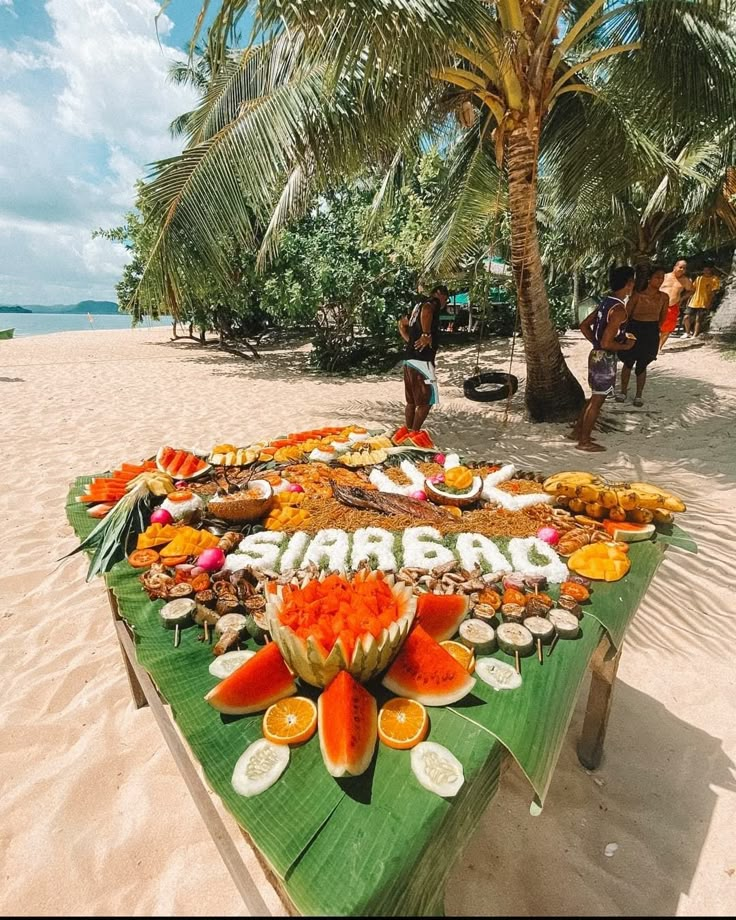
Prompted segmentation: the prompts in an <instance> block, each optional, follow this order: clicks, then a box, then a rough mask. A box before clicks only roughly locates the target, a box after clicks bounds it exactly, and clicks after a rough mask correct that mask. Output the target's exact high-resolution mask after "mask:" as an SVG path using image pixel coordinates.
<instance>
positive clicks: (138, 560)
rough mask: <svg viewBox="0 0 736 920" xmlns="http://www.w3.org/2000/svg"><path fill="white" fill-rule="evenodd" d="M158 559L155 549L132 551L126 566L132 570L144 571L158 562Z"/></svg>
mask: <svg viewBox="0 0 736 920" xmlns="http://www.w3.org/2000/svg"><path fill="white" fill-rule="evenodd" d="M159 558H160V557H159V554H158V553H157V552H156V550H155V549H134V550H133V552H132V553H131V554H130V555H129V556H128V565H130V566H132V567H133V568H134V569H145V568H148V566H149V565H153V563H154V562H158V560H159Z"/></svg>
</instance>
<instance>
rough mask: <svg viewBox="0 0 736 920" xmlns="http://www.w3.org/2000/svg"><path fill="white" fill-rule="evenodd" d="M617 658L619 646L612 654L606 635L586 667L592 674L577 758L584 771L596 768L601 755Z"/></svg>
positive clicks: (618, 658)
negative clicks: (588, 667)
mask: <svg viewBox="0 0 736 920" xmlns="http://www.w3.org/2000/svg"><path fill="white" fill-rule="evenodd" d="M620 660H621V649H619V650H618V651H617V652H616V653H615V654H613V646H612V645H611V641H610V639H609V638H608V634H606V635H605V636H604V637H603V638H602V639H601V641H600V643H599V644H598V648H597V649H596V650H595V652H594V653H593V657H592V658H591V660H590V670H591V671H592V672H593V674H592V678H591V683H590V693H589V694H588V705H587V707H586V710H585V721H584V722H583V732H582V734H581V736H580V740H579V741H578V760H579V761H580V763H581V764H582V765H583V766H584V767H586V768H587V769H588V770H597V769H598V767H599V766H600V762H601V758H602V757H603V743H604V741H605V740H606V729H607V727H608V716H609V715H610V712H611V702H612V699H613V685H614V683H615V680H616V672H617V671H618V664H619V661H620Z"/></svg>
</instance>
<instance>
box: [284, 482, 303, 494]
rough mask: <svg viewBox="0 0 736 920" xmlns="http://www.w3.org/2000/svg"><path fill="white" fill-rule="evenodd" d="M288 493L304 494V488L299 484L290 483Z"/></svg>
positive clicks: (287, 488)
mask: <svg viewBox="0 0 736 920" xmlns="http://www.w3.org/2000/svg"><path fill="white" fill-rule="evenodd" d="M286 491H287V492H303V491H304V486H300V485H299V483H298V482H290V483H289V485H288V486H287V487H286Z"/></svg>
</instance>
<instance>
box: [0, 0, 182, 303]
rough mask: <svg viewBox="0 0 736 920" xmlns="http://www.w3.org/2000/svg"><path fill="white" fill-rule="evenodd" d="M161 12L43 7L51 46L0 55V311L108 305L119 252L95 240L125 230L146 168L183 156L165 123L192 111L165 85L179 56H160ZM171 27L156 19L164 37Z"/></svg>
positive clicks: (164, 50) (167, 52)
mask: <svg viewBox="0 0 736 920" xmlns="http://www.w3.org/2000/svg"><path fill="white" fill-rule="evenodd" d="M3 8H5V9H8V10H10V9H12V7H11V5H10V4H8V3H7V2H3V0H0V11H2V9H3ZM158 9H159V4H158V2H157V0H47V2H46V12H47V13H48V15H49V17H50V20H51V25H52V27H53V39H52V40H51V41H49V42H46V43H43V44H41V43H33V42H30V41H25V42H24V43H23V45H22V46H21V45H19V46H17V47H15V48H2V47H0V79H2V80H3V81H4V82H5V84H6V87H7V89H6V90H5V91H3V92H0V110H2V112H3V118H2V119H1V120H0V180H2V182H3V191H2V195H0V303H7V302H23V300H24V299H25V300H26V302H31V303H34V302H35V303H43V302H55V303H57V302H60V300H62V299H64V298H66V299H67V300H69V299H70V298H71V300H72V301H73V300H79V299H84V298H86V297H88V296H95V297H100V296H102V297H104V298H111V297H112V296H113V286H114V282H115V281H116V280H118V278H119V274H120V269H121V268H122V266H123V264H124V262H125V257H124V256H125V253H124V250H123V249H122V247H116V246H115V245H114V244H112V243H109V242H107V241H105V240H92V239H91V237H90V234H91V231H92V230H94V229H95V228H97V227H99V226H115V225H117V224H119V223H121V221H122V217H123V214H124V212H125V211H126V210H127V209H128V208H129V207H130V206H131V204H132V202H133V200H134V196H135V182H136V180H138V179H139V178H141V176H142V174H143V172H144V168H145V166H146V165H147V164H148V163H150V162H151V161H152V160H155V159H159V158H161V157H165V156H169V155H171V154H172V153H174V152H175V151H176V149H177V147H176V145H175V143H174V142H172V141H171V139H170V137H169V133H168V125H169V122H170V121H171V120H172V119H173V118H174V117H175V116H176V115H178V114H180V113H181V112H182V111H185V110H187V109H188V108H190V107H191V106H192V105H193V103H194V95H193V93H192V91H191V90H189V89H187V88H184V87H177V86H174V85H172V84H170V83H169V82H168V79H167V71H168V66H169V62H170V61H171V59H172V58H174V57H180V56H181V54H180V53H179V52H177V51H176V50H175V49H173V48H171V47H167V46H166V45H163V46H161V45H159V42H158V39H157V37H156V30H155V26H154V17H155V15H156V13H157V11H158ZM170 27H171V21H170V20H167V19H166V18H165V17H162V19H161V20H159V34H160V35H162V36H163V35H165V34H166V33H167V32H168V31H169V29H170ZM106 253H107V254H106ZM75 286H76V287H75ZM75 290H76V293H75V294H74V295H73V296H72V293H71V292H72V291H75ZM62 291H63V292H66V293H65V294H64V295H63V296H62V293H61V292H62ZM42 292H45V293H42ZM44 298H45V299H44Z"/></svg>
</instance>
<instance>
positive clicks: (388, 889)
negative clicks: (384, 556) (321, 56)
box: [67, 476, 694, 916]
mask: <svg viewBox="0 0 736 920" xmlns="http://www.w3.org/2000/svg"><path fill="white" fill-rule="evenodd" d="M91 478H92V477H89V476H87V477H80V478H78V479H77V480H76V482H75V483H74V485H73V486H72V488H71V491H70V493H69V497H68V501H67V516H68V518H69V521H70V523H71V525H72V527H73V528H74V530H75V531H76V533H77V535H78V537H79V538H80V539H82V538H84V537H86V536H87V534H88V533H89V532H90V531H91V529H92V527H93V526H94V524H95V522H94V521H92V520H91V519H90V518H89V517H88V515H87V514H86V507H85V506H84V505H83V504H81V503H79V502H77V501H76V497H77V496H78V495H79V494H81V492H82V491H83V489H84V486H85V485H86V483H88V482H89V481H90V480H91ZM670 542H671V543H674V544H675V545H678V546H681V547H683V548H687V549H694V545H692V542H691V541H689V538H688V537H687V535H686V534H684V533H683V532H682V531H680V530H679V528H675V529H674V531H672V530H670V533H669V534H668V535H662V536H658V538H657V540H656V541H653V542H649V541H648V542H645V543H637V544H634V545H632V546H631V550H630V556H631V561H632V568H631V571H630V573H629V574H628V575H627V576H626V577H625V578H624V579H622V580H621V581H618V582H613V583H610V584H605V583H598V582H597V583H596V584H595V587H594V590H593V596H592V602H591V603H590V604H588V605H586V606H585V614H584V617H583V621H582V624H581V626H582V628H581V634H580V637H579V638H578V639H576V640H571V641H569V640H568V641H560V642H558V643H557V646H556V648H555V651H554V654H553V655H552V656H551V657H549V658H547V656H546V655H545V657H544V664H543V666H540V665H539V663H538V661H537V659H536V658H531V657H530V658H527V659H524V660H523V666H522V675H523V685H522V686H521V687H520V688H519V689H518V690H514V691H502V692H497V691H495V690H493V689H492V688H491V687H488V686H487V685H486V684H484V683H483V682H482V681H480V680H478V681H477V682H476V685H475V688H474V690H473V692H472V694H471V695H470V696H468V697H466V699H464V700H463V701H462V702H460V703H458V704H455V705H454V706H451V707H447V708H445V709H437V708H432V709H430V710H429V714H430V726H431V728H430V734H429V738H430V739H431V740H432V741H436V742H438V743H440V744H442V745H444V746H445V747H447V748H449V750H451V751H452V752H453V753H454V754H455V756H456V757H458V758H459V760H460V761H461V762H462V763H463V766H464V770H465V785H464V786H463V788H462V789H461V791H460V793H459V794H458V795H457V796H456V797H455V798H454V799H443V798H440V797H438V796H436V795H434V794H432V793H430V792H428V791H426V790H425V789H423V788H422V787H421V786H420V785H419V784H418V782H417V781H416V780H415V778H414V776H413V774H412V772H411V767H410V759H409V752H407V751H396V750H392V749H389V748H387V747H386V746H385V745H383V744H380V743H379V744H377V746H376V750H377V755H376V757H375V758H374V761H373V764H372V766H371V767H370V769H369V770H368V772H367V773H366V774H364V775H363V776H361V777H355V778H349V779H345V780H335V779H333V778H332V777H331V776H330V775H329V774H328V773H327V771H326V769H325V767H324V765H323V763H322V756H321V753H320V749H319V742H318V739H317V737H316V736H315V737H313V738H312V739H311V740H310V741H309V742H307V743H306V744H305V745H302V746H300V747H297V748H294V749H292V751H291V760H290V763H289V766H288V768H287V770H286V772H285V773H284V774H283V776H282V777H281V779H280V780H279V781H278V782H277V783H276V784H275V785H274V786H272V787H271V788H270V789H268V790H267V791H266V792H264V793H262V794H261V795H259V796H256V797H255V798H244V797H242V796H240V795H238V794H237V793H235V792H234V790H233V788H232V786H231V783H230V779H231V776H232V772H233V767H234V765H235V763H236V761H237V760H238V758H239V757H240V755H241V754H242V753H243V751H244V750H245V748H246V747H247V746H248V745H249V744H250V743H251V742H253V741H255V740H256V739H257V738H259V737H261V720H262V715H261V714H258V715H253V716H244V717H231V716H223V715H221V714H220V713H218V712H216V711H215V710H214V709H212V708H211V707H210V706H209V705H208V704H207V703H206V702H205V701H204V695H205V693H207V691H208V690H210V689H211V688H212V687H213V686H214V685H215V684H216V683H217V679H216V678H214V677H212V676H211V675H210V674H209V671H208V664H209V663H210V661H211V660H212V650H211V648H210V647H208V646H206V645H205V644H203V643H202V642H199V641H198V634H199V630H198V629H196V628H190V629H186V630H183V631H182V638H181V644H180V646H179V648H177V649H174V648H173V643H172V633H171V631H169V630H164V629H162V628H161V626H160V623H159V618H158V615H157V611H158V609H159V608H160V607H161V605H162V603H163V601H150V600H149V599H148V597H147V595H146V594H145V592H144V591H143V590H142V588H141V585H140V583H139V581H138V575H139V572H138V571H137V570H135V569H133V568H131V567H130V566H129V565H128V564H127V562H125V561H121V562H120V563H118V564H117V565H116V566H115V567H114V568H113V570H112V571H111V572H110V574H108V575H107V576H106V581H107V585H108V587H109V588H110V590H111V591H112V592H113V593H114V595H115V597H116V599H117V602H118V607H119V611H120V615H121V616H122V617H123V618H124V619H125V620H126V621H127V622H128V624H129V625H130V626H131V627H132V628H133V631H134V634H135V641H136V651H137V655H138V660H139V662H140V664H141V665H142V666H143V667H144V668H145V669H146V670H147V671H148V672H149V673H150V674H151V676H152V678H153V680H154V682H155V683H156V685H157V687H158V688H159V690H160V692H161V694H162V695H163V697H164V698H165V699H166V701H167V702H168V703H169V705H170V707H171V712H172V715H173V718H174V719H175V721H176V722H177V724H178V726H179V728H180V730H181V732H182V734H183V735H184V737H185V738H186V740H187V742H188V744H189V746H190V748H191V750H192V752H193V754H194V756H195V757H196V758H197V760H198V761H199V762H200V763H201V765H202V768H203V770H204V773H205V775H206V777H207V781H208V782H209V784H210V786H211V787H212V789H213V790H214V791H215V792H216V793H217V794H218V795H219V796H220V798H221V799H222V801H223V802H224V804H225V806H226V808H227V809H228V810H229V811H230V812H231V814H232V815H233V816H234V818H235V819H236V821H237V822H238V823H239V824H240V825H241V826H242V827H243V828H244V829H245V830H246V831H247V833H248V834H249V836H250V837H251V839H252V840H253V842H254V843H255V845H256V846H257V847H258V848H259V850H260V851H261V853H262V855H263V856H264V857H265V859H266V860H267V862H268V863H269V864H270V866H271V867H272V869H273V871H274V872H275V874H276V875H277V876H278V878H279V879H280V881H281V884H282V885H283V888H284V890H285V892H286V894H287V895H288V897H289V898H290V899H291V901H292V903H293V904H294V906H295V907H296V908H297V909H298V910H299V911H300V912H301V913H303V914H307V915H333V916H355V915H363V916H402V915H403V916H407V915H415V916H417V915H419V916H431V915H441V914H442V913H443V899H444V888H445V882H446V879H447V876H448V874H449V872H450V869H451V868H452V865H453V863H454V861H455V858H456V855H457V853H458V850H459V849H460V848H461V847H462V845H463V844H464V842H465V841H467V839H468V838H469V836H470V835H471V834H472V832H473V830H474V828H475V827H476V825H477V824H478V822H479V821H480V818H481V816H482V814H483V811H484V809H485V808H486V806H487V805H488V803H489V802H490V801H491V799H492V798H493V796H494V795H495V793H496V790H497V788H498V783H499V777H500V769H501V763H502V760H503V755H504V753H505V750H506V749H508V750H509V751H510V752H511V754H512V755H513V756H514V758H515V759H516V761H517V762H518V764H519V766H520V767H521V769H522V771H523V772H524V774H525V775H526V776H527V778H528V779H529V782H530V783H531V786H532V789H533V794H534V798H535V800H536V801H537V803H538V804H540V805H541V803H543V801H544V797H545V795H546V793H547V789H548V787H549V784H550V781H551V778H552V773H553V771H554V767H555V764H556V763H557V758H558V756H559V753H560V748H561V746H562V743H563V740H564V737H565V733H566V731H567V727H568V724H569V722H570V719H571V716H572V713H573V709H574V707H575V701H576V697H577V694H578V691H579V689H580V684H581V682H582V680H583V677H584V675H585V671H586V668H587V666H588V663H589V661H590V658H591V655H592V654H593V652H594V650H595V648H596V646H597V645H598V643H599V642H600V640H601V639H602V638H603V636H604V634H605V632H606V631H607V632H608V634H609V637H610V639H611V641H612V643H613V645H614V647H619V646H620V644H621V642H622V641H623V638H624V634H625V632H626V628H627V626H628V624H629V622H630V621H631V619H632V617H633V615H634V613H635V612H636V609H637V607H638V606H639V603H640V601H641V599H642V597H643V596H644V593H645V592H646V590H647V586H648V585H649V582H650V581H651V579H652V577H653V576H654V573H655V571H656V569H657V566H658V565H659V563H660V561H661V559H662V556H663V554H664V551H665V548H666V546H667V544H668V543H670ZM250 645H252V646H253V647H255V646H254V644H253V643H250ZM495 656H496V657H500V658H504V659H505V660H507V661H508V660H509V659H508V658H507V657H506V656H504V655H503V653H501V652H496V653H495ZM370 689H371V690H372V691H373V692H374V693H375V695H376V697H377V699H378V703H379V706H380V705H381V703H382V702H383V701H384V700H385V699H387V698H388V697H389V696H390V694H388V693H386V691H384V690H382V688H381V687H380V685H378V684H375V682H374V684H371V685H370ZM300 692H302V693H305V694H310V693H312V688H302V689H300ZM312 695H313V696H314V698H315V700H316V690H315V691H314V693H313V694H312Z"/></svg>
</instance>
